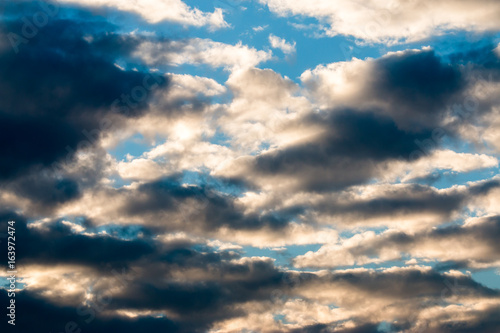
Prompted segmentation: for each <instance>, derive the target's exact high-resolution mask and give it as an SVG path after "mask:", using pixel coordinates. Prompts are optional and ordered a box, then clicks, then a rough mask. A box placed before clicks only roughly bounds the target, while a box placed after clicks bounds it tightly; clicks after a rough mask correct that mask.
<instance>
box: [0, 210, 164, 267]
mask: <svg viewBox="0 0 500 333" xmlns="http://www.w3.org/2000/svg"><path fill="white" fill-rule="evenodd" d="M9 220H13V221H16V224H15V227H16V236H17V237H18V238H19V239H23V242H22V243H18V246H17V248H16V251H17V252H16V257H17V260H18V262H20V263H22V264H28V263H46V264H50V263H53V264H57V263H68V264H84V265H90V266H95V267H97V266H102V265H104V264H114V265H115V264H119V263H123V264H126V263H128V262H131V261H134V260H137V259H138V258H140V257H143V256H146V255H149V254H152V253H154V252H155V251H156V250H157V249H156V246H155V244H154V243H153V242H152V241H151V240H149V241H148V240H146V239H145V240H141V239H135V240H128V241H126V240H122V239H118V238H115V237H110V236H105V235H94V236H88V235H82V234H76V233H74V232H72V231H71V228H70V227H69V226H68V225H65V224H63V223H62V222H60V221H53V222H47V223H46V224H45V225H44V226H43V227H40V228H33V227H31V228H29V227H28V223H27V221H26V219H25V218H24V217H23V216H20V215H18V214H15V213H12V212H2V213H0V227H2V228H3V229H2V230H7V221H9Z"/></svg>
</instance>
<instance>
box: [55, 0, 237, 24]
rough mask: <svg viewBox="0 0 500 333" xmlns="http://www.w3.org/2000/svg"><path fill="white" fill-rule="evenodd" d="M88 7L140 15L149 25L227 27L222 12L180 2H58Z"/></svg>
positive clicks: (217, 9) (118, 0) (177, 0)
mask: <svg viewBox="0 0 500 333" xmlns="http://www.w3.org/2000/svg"><path fill="white" fill-rule="evenodd" d="M59 1H60V2H68V3H76V4H79V5H83V6H89V7H103V6H105V7H114V8H116V9H118V10H122V11H127V12H133V13H137V14H139V15H141V16H142V17H143V18H144V19H146V20H147V21H149V22H151V23H157V22H161V21H169V22H174V23H178V24H182V25H185V26H195V27H201V26H209V27H210V28H212V29H219V28H225V27H228V26H229V25H228V23H227V22H226V21H224V16H223V11H222V9H220V8H216V9H215V11H214V12H213V13H206V12H203V11H201V10H199V9H198V8H191V7H189V6H188V5H186V4H185V3H184V2H182V1H181V0H140V1H120V0H59Z"/></svg>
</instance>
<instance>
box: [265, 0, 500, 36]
mask: <svg viewBox="0 0 500 333" xmlns="http://www.w3.org/2000/svg"><path fill="white" fill-rule="evenodd" d="M260 3H262V4H265V5H267V6H268V7H269V10H271V11H272V12H273V13H275V14H277V15H279V16H285V17H290V16H295V15H300V16H305V17H313V18H316V19H317V20H318V21H319V22H320V23H323V24H324V25H326V26H327V27H326V29H325V30H326V31H325V33H326V34H327V35H328V36H335V35H338V34H340V35H346V36H353V37H355V38H357V39H360V40H362V41H365V42H372V43H386V44H394V43H398V42H415V41H420V40H423V39H426V38H429V37H432V36H436V35H442V34H445V33H447V32H450V31H456V30H465V31H478V32H484V31H494V30H498V29H499V28H500V25H499V24H498V22H496V21H495V18H496V17H497V16H498V13H499V12H500V6H499V5H498V3H497V2H495V1H489V0H482V1H479V2H478V1H460V0H439V1H428V0H426V1H418V2H413V1H411V2H408V1H403V0H397V1H393V2H390V3H387V2H384V1H377V0H373V1H369V2H367V3H358V2H355V1H351V0H345V1H339V2H336V3H332V2H330V1H328V0H317V1H314V2H312V3H303V2H296V1H293V0H284V1H282V0H260Z"/></svg>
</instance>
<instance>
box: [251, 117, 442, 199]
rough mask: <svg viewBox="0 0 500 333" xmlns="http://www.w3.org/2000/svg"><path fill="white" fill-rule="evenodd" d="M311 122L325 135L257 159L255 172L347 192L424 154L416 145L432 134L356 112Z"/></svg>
mask: <svg viewBox="0 0 500 333" xmlns="http://www.w3.org/2000/svg"><path fill="white" fill-rule="evenodd" d="M307 121H309V122H310V123H311V124H316V125H319V126H321V127H323V128H324V130H325V134H323V135H321V136H320V137H319V138H317V139H316V140H314V141H312V142H308V143H304V144H299V145H296V146H293V147H289V148H286V149H283V150H278V151H276V152H271V153H267V154H263V155H260V156H258V157H257V158H256V159H255V162H254V164H253V166H252V168H253V170H254V172H256V173H257V174H260V175H271V176H272V175H277V176H279V175H283V176H291V177H294V178H296V179H297V180H298V181H299V182H301V183H302V185H303V187H304V188H305V189H306V190H327V189H332V188H333V189H335V188H337V189H338V188H343V187H347V186H350V185H355V184H362V183H364V182H366V181H368V180H369V179H370V178H371V177H373V176H375V175H376V174H377V170H376V166H377V163H380V162H384V161H389V160H396V159H405V160H408V159H410V156H411V155H412V152H413V151H415V150H417V149H419V147H418V145H417V144H416V142H415V141H416V140H419V141H421V140H424V139H427V138H429V137H431V136H432V132H431V131H421V132H420V133H411V132H407V131H405V130H402V129H399V128H398V127H397V125H396V124H395V123H394V121H393V120H392V119H391V118H389V117H387V116H382V115H378V114H376V113H372V112H364V111H356V110H339V111H332V112H331V113H329V114H327V115H325V116H311V117H310V119H308V120H307ZM411 157H413V156H411Z"/></svg>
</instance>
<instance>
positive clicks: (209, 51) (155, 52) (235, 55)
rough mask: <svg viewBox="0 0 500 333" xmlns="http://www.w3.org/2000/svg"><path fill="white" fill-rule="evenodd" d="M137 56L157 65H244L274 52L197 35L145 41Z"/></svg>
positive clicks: (140, 46) (265, 59)
mask: <svg viewBox="0 0 500 333" xmlns="http://www.w3.org/2000/svg"><path fill="white" fill-rule="evenodd" d="M134 56H136V57H139V58H141V59H143V60H144V61H145V62H146V63H147V64H149V65H155V66H158V65H164V64H169V65H174V66H179V65H182V64H192V65H208V66H210V67H214V68H218V67H222V68H226V69H241V68H249V67H254V66H257V65H258V64H260V63H262V62H266V61H268V60H270V59H271V57H272V52H271V51H262V50H256V49H255V48H251V47H249V46H247V45H243V43H241V42H239V43H237V44H235V45H231V44H225V43H221V42H216V41H213V40H210V39H201V38H194V39H188V40H186V41H182V40H181V41H166V42H151V41H145V42H143V43H141V44H139V46H138V48H137V49H136V50H135V52H134Z"/></svg>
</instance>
